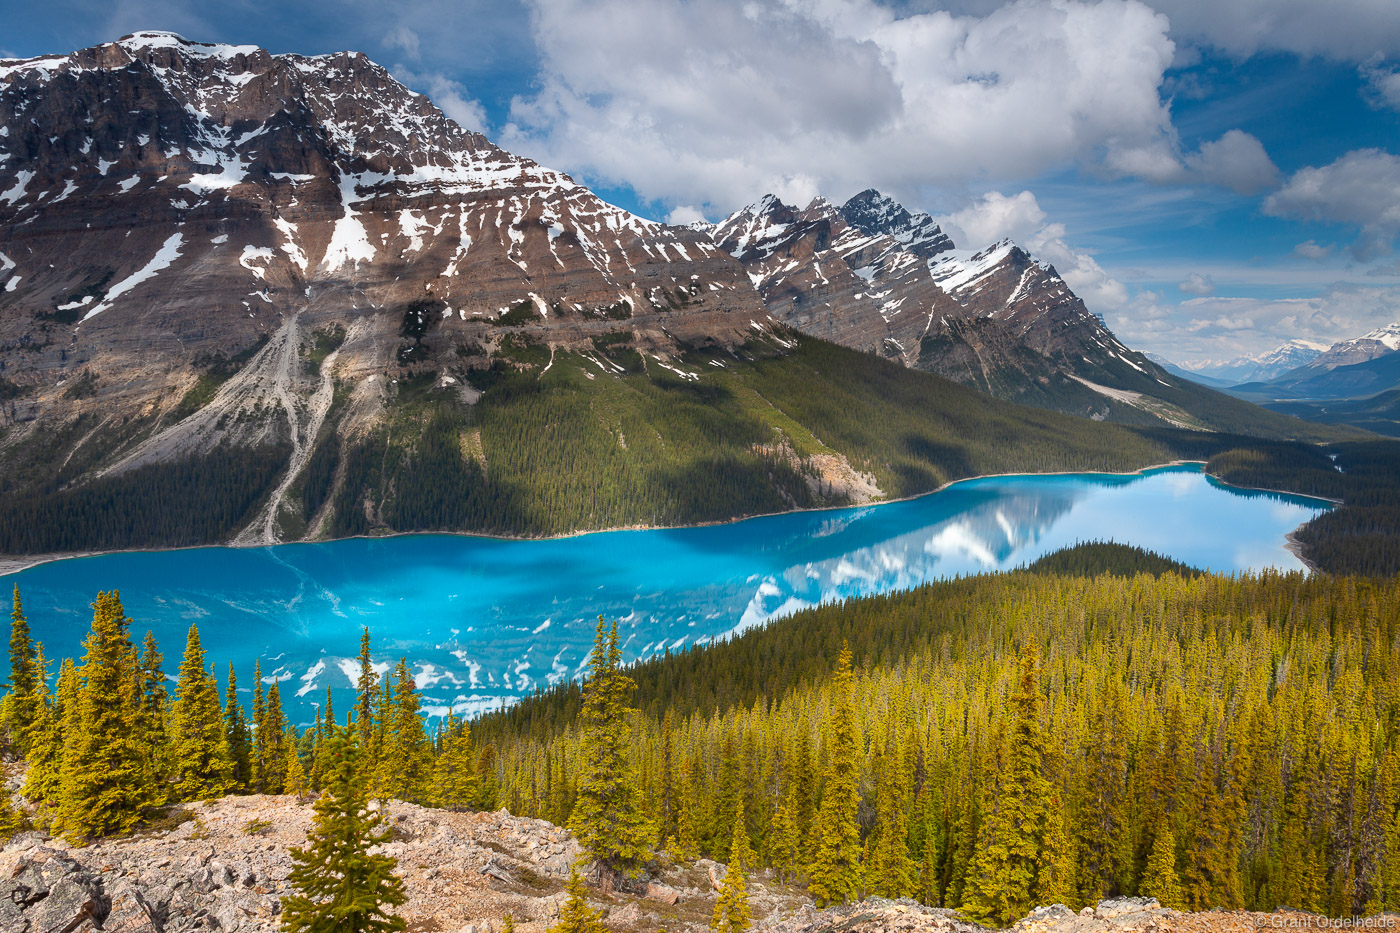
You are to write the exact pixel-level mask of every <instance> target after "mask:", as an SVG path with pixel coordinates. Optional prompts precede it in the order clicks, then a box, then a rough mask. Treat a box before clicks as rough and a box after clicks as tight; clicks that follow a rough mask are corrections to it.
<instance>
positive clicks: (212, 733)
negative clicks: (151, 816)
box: [172, 625, 234, 800]
mask: <svg viewBox="0 0 1400 933" xmlns="http://www.w3.org/2000/svg"><path fill="white" fill-rule="evenodd" d="M172 713H173V715H172V719H173V722H174V728H173V732H174V753H175V754H174V762H175V767H176V769H177V772H178V781H177V782H176V785H175V794H176V796H177V798H178V799H180V800H209V799H212V798H215V797H222V796H223V795H224V794H227V793H229V791H230V790H232V789H233V786H234V779H233V761H232V759H231V757H230V756H229V749H228V739H227V737H226V736H225V733H224V722H223V715H222V711H221V710H220V709H219V687H218V684H217V683H216V682H215V680H214V675H213V674H212V673H209V672H208V671H206V670H205V669H204V648H203V646H202V645H201V644H200V642H199V629H198V627H196V626H194V625H191V626H190V632H189V636H188V639H187V640H186V642H185V656H184V659H183V660H181V662H180V681H179V684H178V685H177V686H176V688H175V706H174V708H173V711H172Z"/></svg>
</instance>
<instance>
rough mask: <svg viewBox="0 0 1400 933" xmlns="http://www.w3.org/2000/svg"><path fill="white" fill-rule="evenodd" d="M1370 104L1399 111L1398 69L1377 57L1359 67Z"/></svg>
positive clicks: (1399, 79)
mask: <svg viewBox="0 0 1400 933" xmlns="http://www.w3.org/2000/svg"><path fill="white" fill-rule="evenodd" d="M1361 77H1362V78H1364V79H1365V81H1366V86H1367V90H1368V91H1369V97H1370V99H1371V102H1372V103H1373V104H1375V105H1377V106H1380V107H1389V108H1390V109H1391V110H1400V67H1398V66H1395V65H1387V64H1386V63H1385V61H1384V60H1383V59H1381V58H1380V57H1379V56H1377V57H1376V58H1373V59H1371V60H1370V61H1368V62H1367V63H1366V64H1364V65H1362V66H1361Z"/></svg>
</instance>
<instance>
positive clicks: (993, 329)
mask: <svg viewBox="0 0 1400 933" xmlns="http://www.w3.org/2000/svg"><path fill="white" fill-rule="evenodd" d="M721 244H723V245H722V246H721ZM0 257H3V258H0V465H2V466H3V469H0V511H3V514H4V518H5V521H4V522H0V526H3V531H4V534H3V536H0V537H3V540H0V550H5V551H25V552H35V551H50V550H73V549H87V548H95V547H102V548H112V547H130V546H162V545H171V544H195V543H204V542H210V541H225V540H232V541H234V542H236V543H241V544H255V543H266V542H275V541H280V540H291V539H296V538H302V537H317V536H323V535H330V534H358V533H375V532H378V531H384V530H409V529H422V528H442V529H453V530H493V531H500V532H506V533H512V534H540V533H552V532H557V531H568V530H575V529H581V528H597V527H604V526H608V525H616V524H637V523H646V524H663V523H673V522H685V521H700V520H712V519H721V518H733V517H736V516H739V515H746V514H753V513H754V512H759V511H775V510H779V509H788V508H798V507H803V506H807V505H818V504H829V503H841V502H861V501H868V500H870V499H874V498H879V497H881V496H890V495H906V494H912V493H914V492H921V491H926V490H928V489H931V488H935V487H936V486H937V485H938V484H939V483H941V482H945V481H947V480H948V479H952V478H956V477H959V476H966V475H970V474H971V473H972V472H988V471H1005V470H1026V469H1075V468H1091V467H1092V468H1098V469H1102V468H1111V469H1123V468H1129V467H1136V466H1142V465H1144V464H1146V463H1150V462H1155V461H1158V460H1162V459H1171V458H1172V457H1173V456H1175V455H1176V453H1175V451H1176V447H1174V446H1173V444H1174V443H1175V442H1168V441H1164V440H1163V439H1162V436H1161V435H1160V434H1152V435H1151V436H1148V435H1133V434H1129V433H1126V432H1124V431H1123V430H1122V429H1121V428H1110V427H1107V426H1103V427H1096V426H1095V425H1094V424H1093V422H1081V421H1077V420H1075V419H1072V418H1068V417H1063V416H1060V415H1056V414H1053V413H1048V412H1032V411H1027V410H1024V409H1017V408H1014V407H1011V406H1008V405H1006V404H1005V403H1003V402H997V401H994V400H992V399H989V398H987V397H986V396H984V395H980V394H978V393H976V392H972V391H970V390H966V389H961V388H958V387H955V386H953V385H950V384H949V383H947V382H945V381H943V380H941V379H937V378H934V377H933V376H930V375H928V374H923V373H916V372H912V371H910V370H908V369H907V368H901V367H898V366H896V367H888V366H882V367H875V368H872V367H874V364H876V363H878V362H879V361H877V360H874V359H873V358H871V357H867V356H862V355H860V354H856V353H852V352H842V353H838V352H837V351H836V349H835V348H834V347H830V346H828V345H825V344H821V343H820V342H818V341H815V340H812V339H811V338H803V339H801V340H798V339H795V338H794V335H793V333H792V332H791V331H789V330H788V329H786V328H785V327H784V326H783V325H782V324H780V323H779V322H778V320H775V318H777V319H782V320H789V319H791V320H794V322H795V323H797V325H798V326H799V327H800V328H804V329H807V330H809V331H813V332H815V333H817V335H818V336H825V337H828V338H831V339H833V340H836V341H838V342H840V343H843V344H846V345H848V346H854V347H856V348H858V349H861V350H873V351H875V352H877V353H880V354H882V355H885V356H892V357H894V358H895V359H896V360H898V361H899V363H900V364H902V365H904V366H907V365H908V364H911V363H912V364H913V365H915V366H917V367H919V368H923V369H929V370H932V371H934V372H936V373H942V372H946V373H947V374H948V375H952V376H954V377H955V378H958V379H959V380H960V381H963V382H966V383H969V384H971V385H973V386H976V387H978V388H982V389H986V390H989V391H992V392H994V393H997V394H1000V395H1003V396H1006V397H1010V398H1014V399H1018V400H1022V401H1028V402H1032V403H1035V404H1037V405H1040V406H1042V407H1045V408H1062V409H1066V410H1070V411H1077V412H1080V413H1086V414H1091V415H1093V416H1095V417H1098V418H1102V417H1110V418H1113V419H1116V420H1122V421H1139V422H1141V423H1143V424H1146V425H1152V426H1158V427H1160V426H1162V425H1164V424H1178V425H1187V426H1198V427H1207V426H1212V427H1225V428H1231V429H1237V430H1240V431H1241V432H1245V433H1259V432H1273V433H1275V434H1278V435H1283V436H1291V435H1292V434H1294V433H1297V432H1298V430H1299V429H1298V424H1299V423H1298V422H1295V421H1292V420H1291V419H1286V418H1284V417H1282V416H1274V415H1269V414H1267V413H1263V412H1261V410H1259V409H1257V408H1253V407H1252V406H1249V405H1246V404H1244V403H1241V402H1237V401H1235V400H1226V401H1227V402H1228V405H1226V406H1225V407H1223V408H1220V410H1218V411H1215V410H1208V409H1209V408H1210V406H1211V405H1216V406H1219V405H1220V404H1221V403H1220V402H1219V400H1218V398H1217V397H1216V396H1214V394H1213V393H1207V394H1206V395H1201V393H1206V390H1204V389H1199V388H1197V387H1189V386H1186V385H1185V384H1174V383H1172V382H1169V381H1168V380H1170V378H1171V377H1167V376H1166V374H1165V373H1163V372H1161V371H1160V370H1158V369H1156V367H1154V366H1152V364H1150V363H1148V362H1147V361H1146V360H1145V359H1144V358H1142V357H1140V356H1139V355H1137V354H1134V353H1132V352H1131V351H1129V350H1127V349H1126V348H1125V347H1123V346H1122V345H1121V344H1119V343H1118V342H1117V341H1116V340H1114V339H1113V338H1112V335H1111V334H1108V332H1107V331H1106V330H1104V329H1103V327H1102V325H1101V324H1100V323H1099V322H1098V321H1097V319H1096V318H1094V317H1093V315H1091V314H1089V313H1088V312H1087V311H1086V310H1085V309H1084V307H1083V304H1082V303H1081V302H1079V300H1078V299H1077V298H1075V297H1074V296H1073V294H1072V293H1070V292H1069V290H1068V288H1067V287H1065V285H1064V283H1063V281H1061V280H1060V279H1059V277H1058V276H1057V275H1056V274H1055V273H1054V270H1053V269H1052V268H1050V267H1048V266H1044V265H1042V264H1039V263H1036V262H1035V261H1034V260H1032V259H1031V258H1030V257H1029V256H1027V255H1026V254H1025V253H1024V252H1022V251H1020V250H1019V249H1018V248H1016V247H1015V246H1014V245H1011V244H998V245H997V246H996V247H994V248H992V249H990V250H985V251H982V252H981V253H976V254H963V253H959V252H957V251H956V250H954V249H953V245H952V243H951V242H950V241H949V240H948V238H947V237H946V236H945V235H944V234H943V232H942V231H941V230H939V229H938V227H937V225H936V224H935V223H933V222H932V220H931V219H930V218H929V217H928V215H924V214H911V213H910V212H908V211H905V210H904V209H903V208H901V207H899V205H897V204H895V203H894V202H892V201H890V200H889V199H887V198H883V197H882V196H880V195H878V193H875V192H865V193H863V194H862V195H858V196H857V197H856V198H853V199H852V200H851V201H849V202H847V204H846V205H844V206H843V207H842V208H841V209H840V210H837V209H835V208H833V207H831V206H830V205H825V204H824V203H818V204H814V205H813V206H812V207H809V208H808V209H807V210H806V211H802V212H799V211H795V210H793V209H790V208H786V207H785V206H783V205H781V204H779V203H778V202H776V201H771V200H770V202H765V204H764V205H762V206H761V208H757V209H755V210H753V211H751V212H750V216H749V217H748V220H747V221H744V220H742V219H741V218H739V217H738V215H736V218H731V220H730V221H729V222H726V224H724V225H721V226H720V227H718V228H713V229H712V228H707V227H700V228H683V227H671V226H666V225H663V224H658V223H654V222H652V221H648V220H644V219H642V218H639V217H636V216H634V215H632V214H630V213H628V212H626V211H624V210H621V209H619V208H616V207H614V206H612V205H609V204H607V203H605V202H603V201H602V200H600V199H599V198H598V197H597V196H596V195H594V194H593V193H592V192H590V191H589V190H588V189H587V188H585V187H583V186H581V185H578V184H577V183H575V182H574V181H573V180H572V179H570V178H569V177H568V176H566V175H563V174H561V173H558V172H555V171H552V170H550V169H547V168H544V167H542V166H539V165H537V164H536V163H534V162H532V161H530V160H528V159H523V158H520V157H517V156H514V155H512V154H510V153H508V152H505V151H504V150H502V149H500V148H498V147H496V146H495V145H493V144H492V143H491V142H490V141H489V140H487V139H485V138H484V137H481V136H479V135H476V134H473V133H469V132H467V131H465V130H463V129H461V128H460V127H458V126H457V125H456V124H454V123H452V122H451V121H450V120H448V119H447V118H446V117H444V116H443V114H442V113H441V112H440V111H438V110H437V109H436V108H435V107H433V106H432V105H431V104H430V103H429V102H428V101H427V100H426V99H425V98H423V97H421V96H419V95H416V94H413V93H412V92H410V91H408V90H407V89H406V88H404V87H403V86H402V85H400V84H398V83H397V82H395V81H394V80H393V79H392V78H391V77H390V76H389V75H388V74H387V73H386V72H385V71H384V69H382V68H380V67H379V66H378V65H376V64H374V63H373V62H371V61H369V60H368V59H367V58H365V57H364V56H363V55H358V54H350V53H340V54H335V55H327V56H318V57H304V56H298V55H271V54H269V53H267V52H265V51H263V50H261V49H257V48H255V47H251V46H237V47H235V46H222V45H205V44H200V43H194V42H189V41H187V40H185V39H182V38H180V37H178V36H174V35H172V34H169V33H137V34H135V35H133V36H129V37H127V38H125V39H123V40H121V41H119V42H115V43H108V44H105V45H101V46H96V47H94V48H91V49H86V50H82V51H79V52H75V53H72V54H70V55H63V56H49V57H44V58H40V59H31V60H27V61H19V62H10V61H7V62H3V63H0ZM755 282H757V283H758V285H759V289H756V288H755V285H754V283H755ZM823 297H824V299H825V300H824V302H818V301H817V299H818V298H823ZM935 308H936V309H937V310H938V315H937V317H936V318H935V315H934V313H933V312H934V309H935ZM989 308H990V309H993V310H991V311H987V310H986V309H989ZM809 311H810V312H811V313H810V315H809V316H808V317H806V318H805V319H804V318H803V316H804V315H808V312H809ZM823 328H826V329H825V330H823ZM1071 332H1072V333H1071ZM931 341H932V342H931ZM938 341H942V342H943V344H946V352H945V351H944V347H943V344H939V343H938ZM816 358H820V360H821V362H820V364H819V365H818V364H813V362H812V360H813V359H816ZM1193 392H1194V393H1196V394H1195V395H1193V394H1192V393H1193ZM832 399H841V400H843V401H842V405H840V406H833V405H832V404H830V400H832ZM895 399H897V400H898V404H897V405H896V404H895V403H894V402H892V400H895ZM1230 405H1233V406H1235V407H1234V408H1233V409H1231V408H1229V407H1228V406H1230ZM1271 419H1272V420H1271ZM1328 430H1330V429H1322V428H1319V429H1317V432H1316V433H1317V434H1318V435H1319V436H1321V435H1323V434H1325V433H1326V432H1327V431H1328ZM1192 443H1193V444H1195V443H1196V442H1195V441H1192ZM1196 446H1199V445H1198V444H1197V445H1196ZM1192 449H1196V448H1195V447H1192ZM716 477H719V479H718V480H716V479H715V478H716Z"/></svg>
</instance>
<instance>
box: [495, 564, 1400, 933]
mask: <svg viewBox="0 0 1400 933" xmlns="http://www.w3.org/2000/svg"><path fill="white" fill-rule="evenodd" d="M1397 638H1400V581H1397V580H1395V579H1389V580H1366V579H1359V578H1351V577H1346V578H1327V577H1311V578H1309V577H1305V576H1303V575H1300V574H1289V575H1280V574H1273V573H1270V574H1265V575H1262V576H1258V577H1243V578H1229V577H1220V576H1213V575H1199V576H1195V577H1190V578H1187V577H1181V576H1177V575H1175V574H1164V575H1162V576H1159V577H1158V576H1149V575H1140V576H1136V577H1123V576H1113V575H1103V576H1099V577H1095V578H1082V577H1060V576H1050V575H1045V574H1039V573H1014V574H1009V575H997V576H986V577H975V578H969V579H964V580H958V581H952V582H946V583H937V584H932V585H929V586H926V587H922V588H920V589H918V590H915V591H913V592H909V593H904V594H898V595H891V596H884V597H876V598H872V599H865V600H858V601H849V602H846V603H843V604H839V605H831V606H825V607H821V608H818V609H813V610H808V611H805V612H802V613H799V614H797V615H795V616H793V617H791V618H790V619H787V620H784V621H782V622H779V623H775V624H774V625H772V626H770V627H768V628H765V629H761V630H752V631H750V632H746V633H745V634H744V635H742V636H740V637H739V638H736V639H734V640H733V641H730V642H727V643H722V644H718V645H715V646H713V647H710V648H707V649H704V650H697V651H692V652H687V653H685V654H682V655H678V656H673V657H670V658H664V659H659V660H655V661H649V662H644V663H641V664H638V665H635V666H634V667H633V668H631V669H629V671H628V673H629V675H630V676H631V677H632V678H633V679H634V680H635V681H636V682H637V684H638V692H637V705H638V706H639V707H640V709H641V713H640V714H639V715H638V716H637V717H636V719H635V721H634V723H633V727H632V730H633V731H632V737H631V742H630V748H631V749H632V752H631V754H632V759H631V761H632V767H633V768H634V769H635V771H636V773H637V775H638V776H639V780H640V782H641V787H642V797H643V799H644V800H646V801H648V802H649V807H650V811H649V818H650V820H651V821H652V825H653V826H654V827H655V836H654V839H655V841H656V843H657V844H663V845H665V846H666V847H667V848H668V850H669V851H670V852H672V853H680V854H683V855H684V854H690V853H700V854H705V855H708V856H711V857H714V858H717V859H720V860H723V859H724V858H725V857H726V856H727V854H728V852H729V849H730V846H731V845H732V844H733V842H732V840H733V836H732V833H731V832H730V830H731V828H732V816H733V814H734V813H735V812H736V810H737V809H740V808H741V809H742V811H743V812H744V813H745V814H746V823H745V826H746V830H747V833H748V837H747V840H748V842H749V843H750V844H751V846H752V847H753V850H754V852H755V853H756V858H757V859H758V861H759V863H760V864H766V865H770V866H773V867H775V868H777V869H779V870H780V871H782V872H783V873H784V874H786V875H788V876H791V877H793V878H795V879H798V880H805V881H807V882H808V883H810V884H812V885H813V886H814V887H813V890H814V891H816V890H818V886H819V885H826V886H827V887H824V888H822V890H837V889H839V890H841V891H846V892H855V893H857V894H882V895H888V896H914V897H918V898H919V899H921V900H923V901H924V902H926V903H930V904H938V905H943V906H949V907H958V908H961V909H962V910H963V911H964V912H965V913H967V914H969V915H971V916H974V917H977V918H980V919H984V920H986V921H988V922H996V923H1004V922H1007V921H1009V920H1013V919H1016V918H1017V917H1019V916H1020V915H1021V913H1023V912H1024V910H1025V909H1026V908H1027V907H1029V906H1031V905H1032V904H1034V903H1039V902H1046V901H1048V900H1056V901H1061V902H1063V903H1067V904H1069V905H1070V906H1071V907H1079V906H1081V905H1084V904H1092V903H1094V902H1095V901H1097V900H1098V899H1099V898H1101V897H1106V896H1113V895H1133V894H1150V895H1153V896H1156V897H1158V898H1159V899H1161V900H1162V901H1163V902H1164V903H1167V904H1169V905H1172V906H1178V907H1183V908H1192V909H1199V908H1206V907H1216V906H1223V907H1249V908H1257V909H1265V910H1272V909H1273V908H1274V907H1276V906H1279V905H1289V906H1293V907H1297V908H1301V909H1305V910H1315V911H1319V912H1323V913H1327V914H1331V915H1334V916H1348V915H1351V914H1354V913H1363V912H1372V911H1376V910H1380V909H1393V908H1395V907H1397V906H1400V818H1397V805H1398V804H1400V647H1397V645H1400V641H1398V640H1397ZM846 641H848V642H849V643H850V646H851V655H850V657H851V660H850V663H849V667H848V666H847V665H846V664H845V663H844V662H837V661H836V659H837V658H839V657H841V655H842V647H841V646H842V643H843V642H846ZM580 707H581V704H580V694H579V691H578V688H577V687H576V686H569V687H563V688H559V689H556V690H554V691H551V692H549V693H546V694H544V695H541V696H537V697H535V698H531V699H527V700H525V701H523V702H522V703H520V704H518V705H517V706H516V707H514V708H512V709H509V710H507V711H504V712H500V713H495V714H491V715H489V716H486V717H484V718H483V719H481V720H479V721H478V722H477V723H476V725H475V730H474V731H475V733H476V735H477V737H478V739H479V740H481V741H489V742H491V743H492V744H494V745H495V746H496V747H497V748H498V750H499V753H500V762H501V781H502V784H501V794H502V800H503V801H504V802H505V804H506V805H507V806H509V807H510V808H511V810H512V812H517V813H524V814H530V815H536V816H541V817H544V818H546V819H550V820H552V821H556V822H566V821H568V820H569V819H570V817H571V815H572V811H573V808H574V805H575V804H574V794H575V788H576V786H577V780H578V775H579V774H580V773H581V771H582V769H584V768H586V766H587V762H586V760H585V759H584V758H583V757H582V755H581V749H580V744H579V739H578V731H577V727H576V726H575V725H574V723H575V721H576V719H577V714H578V710H579V709H580ZM847 731H849V733H850V734H849V735H847V734H846V733H847ZM852 788H853V790H852ZM833 793H835V794H836V795H837V796H838V797H840V798H841V799H843V800H844V799H846V798H847V797H848V795H850V794H852V793H853V794H854V808H853V811H852V812H853V813H854V814H855V816H854V819H855V823H856V826H855V830H854V836H851V835H850V829H851V828H850V826H849V825H845V824H843V825H842V826H834V825H833V824H832V823H831V818H830V816H829V815H828V816H823V814H824V813H826V812H827V811H828V810H829V809H830V807H831V806H832V804H830V803H829V799H830V795H831V794H833ZM833 833H835V834H836V835H835V836H833V835H832V834H833ZM843 834H844V835H843ZM833 846H834V847H835V848H836V849H838V850H840V851H845V852H846V853H847V854H848V856H849V857H848V858H847V863H848V864H846V868H845V869H843V872H845V874H843V875H842V876H841V879H842V880H840V883H839V885H838V888H837V889H833V888H831V887H830V883H831V882H830V879H829V878H828V879H827V880H822V878H823V877H826V876H825V875H823V874H822V873H823V872H827V871H828V870H829V868H830V863H829V861H828V862H823V861H822V860H823V859H829V858H830V854H831V852H832V847H833ZM842 886H844V887H842Z"/></svg>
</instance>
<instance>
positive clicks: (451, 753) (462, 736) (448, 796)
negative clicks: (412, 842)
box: [433, 712, 477, 810]
mask: <svg viewBox="0 0 1400 933" xmlns="http://www.w3.org/2000/svg"><path fill="white" fill-rule="evenodd" d="M444 732H445V733H446V736H445V738H444V739H443V740H442V754H441V755H439V756H438V758H437V761H436V762H435V764H434V779H433V784H434V789H435V792H436V795H437V805H438V806H440V807H447V808H449V809H452V810H465V809H467V808H468V807H470V806H472V805H473V804H474V803H475V802H476V799H477V783H476V755H475V753H474V752H473V750H472V731H471V726H469V725H468V724H467V723H465V722H456V721H455V720H454V719H453V717H452V714H451V713H450V712H449V713H448V716H447V724H446V727H445V728H444Z"/></svg>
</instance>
